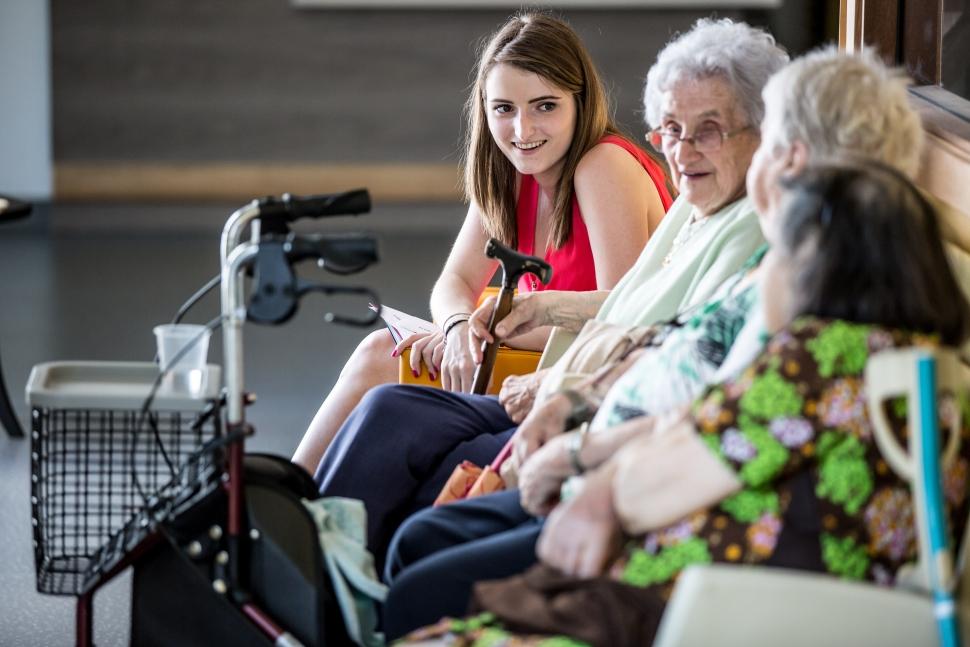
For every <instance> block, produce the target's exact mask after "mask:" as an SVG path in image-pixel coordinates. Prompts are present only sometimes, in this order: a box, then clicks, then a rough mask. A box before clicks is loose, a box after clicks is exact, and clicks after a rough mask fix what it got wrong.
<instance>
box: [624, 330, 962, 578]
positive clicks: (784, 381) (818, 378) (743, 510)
mask: <svg viewBox="0 0 970 647" xmlns="http://www.w3.org/2000/svg"><path fill="white" fill-rule="evenodd" d="M934 344H935V341H934V340H933V339H932V338H928V337H926V336H920V335H914V334H907V333H903V332H899V331H890V330H887V329H884V328H880V327H877V326H869V325H858V324H851V323H846V322H844V321H824V320H820V319H815V318H802V319H800V320H798V321H796V322H795V323H794V324H792V325H791V326H789V327H788V328H787V329H786V330H785V331H783V332H781V333H780V334H778V335H776V336H775V337H773V338H772V340H771V341H770V342H769V344H768V347H767V348H766V350H765V351H764V352H763V353H762V355H761V356H760V357H759V358H758V360H757V361H756V362H755V363H754V364H753V365H752V366H750V367H749V368H748V369H747V370H746V371H745V372H744V373H742V374H741V376H740V377H739V378H738V379H737V380H736V381H734V382H729V383H726V384H724V385H721V386H716V387H713V388H712V389H710V390H709V391H708V392H707V393H706V394H705V395H704V396H703V397H702V398H700V399H699V400H698V401H697V402H695V404H694V406H693V417H694V422H695V425H696V427H697V429H698V430H699V431H700V432H701V437H702V438H703V440H704V441H705V442H706V443H707V445H708V446H709V447H710V448H711V451H713V452H714V453H715V454H717V456H718V457H720V458H721V459H722V460H723V461H725V462H726V463H727V464H728V465H730V466H731V467H732V468H733V469H734V470H735V472H736V473H737V474H738V476H739V478H740V479H741V481H742V483H743V485H744V487H743V489H742V490H741V491H740V492H738V493H737V494H735V495H733V496H731V497H729V498H727V499H725V500H724V501H722V502H721V503H720V504H719V505H718V506H716V507H714V508H712V509H709V510H707V511H705V512H700V513H697V514H695V515H693V516H691V517H689V518H687V519H684V520H682V521H681V522H680V523H678V524H675V525H673V526H670V527H668V528H665V529H663V530H660V531H657V532H652V533H650V534H648V535H647V536H646V537H645V538H643V540H642V541H639V542H637V543H636V544H634V545H631V546H630V547H628V550H627V553H626V556H625V557H624V558H623V559H621V560H620V562H619V563H618V564H616V565H615V567H614V570H613V573H614V574H615V575H616V576H617V577H618V578H620V579H621V580H622V581H624V582H627V583H629V584H635V585H638V586H657V587H659V588H658V592H659V593H660V594H661V595H663V596H664V597H666V596H667V595H669V593H670V590H671V589H672V586H671V585H672V583H673V580H674V579H675V576H676V575H677V574H678V573H679V572H680V571H681V570H682V569H683V568H684V567H686V566H687V565H689V564H694V563H708V562H732V563H749V564H765V565H775V566H786V567H792V568H804V569H809V570H819V571H827V572H829V573H832V574H833V575H837V576H839V577H843V578H846V579H852V580H870V581H873V582H876V583H880V584H891V583H892V582H893V581H894V578H895V575H896V572H897V571H898V570H899V568H900V566H902V565H903V564H904V563H906V562H907V561H911V560H912V559H913V558H914V557H915V555H916V550H917V539H916V528H915V524H914V519H913V504H912V501H911V499H910V491H909V487H908V485H907V484H906V482H904V481H903V480H902V479H900V478H899V477H898V476H897V475H896V473H895V472H893V471H892V469H891V468H890V467H889V466H888V465H887V464H886V462H885V461H884V460H883V459H882V457H881V455H880V452H879V449H878V447H877V446H876V444H875V439H874V437H873V431H872V428H871V426H870V423H869V416H868V411H867V405H866V397H865V393H864V390H863V381H862V374H863V370H864V369H865V365H866V360H867V359H868V358H869V355H870V354H871V353H874V352H876V351H879V350H882V349H886V348H892V347H903V346H911V345H928V346H932V345H934ZM960 405H961V406H960V407H959V409H960V410H962V415H963V418H962V423H963V424H962V427H963V431H962V433H963V434H964V436H963V437H964V439H965V440H964V442H963V443H961V451H960V454H959V456H958V458H957V459H956V460H954V461H952V463H951V464H950V465H949V466H948V467H947V468H946V469H945V470H944V490H945V492H944V493H945V497H946V502H947V504H948V508H949V511H950V528H951V529H952V530H953V531H954V532H955V534H956V537H955V540H956V541H959V539H960V538H961V536H962V534H963V529H964V526H965V521H966V517H967V514H968V509H967V468H968V464H970V463H968V457H970V442H967V440H966V439H967V438H970V434H968V429H970V424H968V422H970V416H968V407H967V406H966V405H967V403H966V402H960ZM887 408H888V412H887V413H888V415H889V418H890V421H891V422H892V424H893V426H894V429H895V430H896V431H897V434H898V435H899V436H900V440H901V442H904V439H905V434H906V431H905V424H904V422H905V416H906V401H905V399H904V398H900V399H898V400H894V401H892V402H891V403H889V405H888V407H887ZM957 411H958V409H957V403H956V401H955V400H954V399H953V398H947V397H944V398H941V415H942V416H943V418H944V419H952V416H953V415H957Z"/></svg>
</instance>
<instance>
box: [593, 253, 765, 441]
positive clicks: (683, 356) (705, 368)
mask: <svg viewBox="0 0 970 647" xmlns="http://www.w3.org/2000/svg"><path fill="white" fill-rule="evenodd" d="M767 251H768V246H767V245H762V246H761V247H760V248H759V249H758V250H757V251H755V253H754V254H752V255H751V257H750V258H749V259H748V260H747V262H745V264H744V266H743V267H742V268H741V270H740V271H739V272H737V273H736V274H735V275H734V276H732V277H731V278H729V279H728V280H727V281H725V282H724V283H723V284H722V285H721V286H720V287H719V288H718V289H717V291H716V292H715V293H714V295H713V296H711V298H710V299H708V300H707V301H706V302H704V303H703V304H702V305H700V306H698V307H696V308H693V309H691V310H690V311H688V312H686V313H685V314H683V315H681V316H680V317H678V318H677V320H676V322H675V323H672V324H667V330H665V331H664V332H662V333H661V334H662V335H663V338H662V341H661V342H660V343H659V344H658V345H656V346H654V347H651V348H648V349H646V350H645V351H644V354H643V356H642V357H640V359H638V360H637V361H636V363H634V364H633V366H631V367H630V369H629V370H627V371H626V372H625V373H624V374H623V376H622V377H620V378H619V379H618V380H617V381H616V383H614V384H613V386H612V387H610V390H609V391H608V392H607V394H606V396H605V398H604V399H603V403H602V405H600V408H599V411H598V412H597V415H596V417H595V418H594V419H593V422H592V424H591V429H592V430H593V431H596V430H599V429H605V428H607V427H612V426H613V425H617V424H620V423H621V422H624V421H625V420H629V419H630V418H635V417H638V416H644V415H658V414H662V413H666V412H668V411H671V410H673V409H675V408H677V407H681V406H684V405H687V404H690V403H691V402H692V401H693V400H694V399H695V398H697V396H699V395H700V394H701V393H703V392H704V389H706V388H707V387H708V386H710V385H711V384H713V383H714V375H715V373H716V372H717V370H718V368H719V367H720V366H721V363H722V362H723V361H724V358H725V357H726V356H727V354H728V352H729V351H730V350H731V347H732V346H733V344H734V341H735V339H736V338H737V336H738V333H739V332H740V331H741V329H742V327H743V326H744V325H745V322H746V321H747V319H748V317H749V316H750V315H751V314H752V313H753V312H754V311H755V310H757V308H756V305H757V299H758V294H759V292H758V289H757V282H748V283H745V282H744V279H745V278H746V277H747V275H748V274H749V273H750V272H751V271H752V270H754V269H755V268H756V267H757V266H758V265H759V264H760V263H761V260H762V258H764V255H765V253H766V252H767Z"/></svg>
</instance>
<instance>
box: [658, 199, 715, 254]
mask: <svg viewBox="0 0 970 647" xmlns="http://www.w3.org/2000/svg"><path fill="white" fill-rule="evenodd" d="M708 220H710V218H709V217H708V216H699V215H698V214H697V212H696V211H691V214H690V220H688V221H687V222H686V223H685V224H684V226H683V227H681V228H680V231H678V232H677V235H676V236H675V237H674V242H672V243H671V244H670V251H669V252H667V255H666V256H664V260H663V263H662V266H663V267H667V266H668V265H670V263H671V262H673V258H674V254H676V253H677V252H678V251H679V250H680V248H681V247H683V246H684V245H686V244H687V242H688V241H689V240H690V239H691V237H692V236H693V235H694V234H696V233H697V232H698V231H700V230H701V228H702V227H703V226H704V225H705V224H706V223H707V221H708Z"/></svg>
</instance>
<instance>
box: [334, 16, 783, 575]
mask: <svg viewBox="0 0 970 647" xmlns="http://www.w3.org/2000/svg"><path fill="white" fill-rule="evenodd" d="M787 60H788V56H787V55H786V54H785V52H784V51H783V50H782V49H781V48H779V47H778V46H777V45H776V44H775V41H774V39H773V38H772V37H771V36H770V35H769V34H767V33H765V32H764V31H761V30H758V29H754V28H752V27H750V26H748V25H744V24H741V23H735V22H732V21H730V20H720V21H711V20H704V21H700V22H699V23H698V25H697V26H696V27H695V28H694V29H693V30H691V31H690V32H688V33H686V34H684V35H682V36H680V37H678V38H677V39H676V40H674V41H673V42H672V43H671V44H670V45H668V47H667V48H666V49H665V50H664V52H662V53H661V55H660V57H659V59H658V63H657V66H656V69H655V70H654V71H653V72H651V76H650V78H649V81H648V88H647V94H646V99H647V101H646V103H647V110H648V113H649V114H650V115H651V119H653V120H655V121H652V122H651V124H650V125H651V126H653V127H654V129H653V130H652V131H651V135H650V137H651V140H652V141H653V142H654V143H655V144H656V145H658V146H659V147H660V149H661V150H662V151H663V153H664V155H665V156H666V159H667V162H668V164H669V166H670V167H671V173H672V176H673V180H674V183H675V184H676V185H677V188H678V189H679V191H680V196H679V197H678V199H677V201H676V202H675V203H674V204H673V205H672V206H671V208H670V210H669V211H668V213H667V215H666V216H665V217H664V219H663V222H662V223H661V225H660V227H659V228H658V229H657V231H656V232H654V234H653V236H652V237H651V240H650V242H649V243H648V244H647V246H646V247H645V248H644V251H643V253H642V254H641V256H640V258H639V259H638V260H637V263H636V264H635V265H634V267H633V268H632V269H631V270H630V272H629V273H628V274H627V275H625V276H624V277H623V278H622V279H621V280H620V282H619V283H618V284H617V286H616V288H615V289H614V290H613V291H612V293H607V292H588V293H582V294H577V295H575V296H574V295H570V294H566V293H563V292H547V293H546V294H547V296H545V297H543V298H542V299H529V298H518V297H517V301H516V304H515V307H514V308H513V310H512V314H511V315H510V317H512V318H513V319H510V320H507V321H505V322H504V325H506V326H508V325H510V321H513V320H514V321H515V322H516V323H515V326H516V327H518V328H523V327H528V326H532V325H535V326H542V325H547V324H554V325H559V326H565V327H571V328H572V329H573V330H579V328H580V326H581V325H582V324H583V323H584V322H585V321H586V320H587V319H593V318H594V317H595V318H597V319H599V320H600V321H602V322H606V323H608V324H616V325H626V326H629V325H641V324H642V325H649V324H655V323H657V322H660V321H666V320H669V319H670V318H671V317H673V316H674V315H676V314H677V313H678V312H681V311H683V310H684V309H686V308H689V307H691V306H694V305H695V304H699V303H703V302H704V301H705V300H706V299H707V298H709V297H710V296H711V294H712V293H713V292H714V290H715V289H716V288H717V287H718V286H719V285H720V284H721V283H722V282H723V281H724V280H725V278H726V277H728V276H731V275H732V274H734V273H735V272H737V271H738V269H739V268H740V267H741V266H742V265H743V264H744V263H745V261H746V260H747V259H748V258H749V257H750V256H751V255H752V253H753V252H754V251H755V250H756V249H758V248H759V247H760V246H761V245H763V242H764V241H763V237H762V235H761V232H760V229H759V227H758V222H757V217H756V215H755V213H754V210H753V208H752V207H751V205H750V202H749V201H748V200H747V199H746V198H745V184H744V178H745V172H746V171H747V168H748V165H749V164H750V162H751V157H752V155H753V154H754V151H755V149H756V148H757V146H758V142H759V141H760V137H759V133H758V123H759V121H760V119H761V116H762V113H763V107H762V104H761V98H760V93H759V90H760V88H761V87H762V86H763V85H764V83H765V82H767V80H768V78H769V77H770V76H771V74H772V73H773V72H774V71H776V70H778V69H780V68H781V67H782V66H783V65H784V64H785V63H786V62H787ZM523 312H525V313H532V314H528V315H527V316H523V315H522V313H523ZM510 334H511V333H510ZM515 334H518V333H515ZM474 341H475V343H473V344H472V345H473V346H476V345H477V343H478V340H477V339H476V340H474ZM539 381H540V378H534V377H524V378H520V379H518V380H511V382H510V381H509V380H507V381H506V384H505V385H504V386H503V394H502V395H500V397H499V400H496V399H494V398H491V397H486V396H476V395H470V394H462V393H451V392H443V391H440V390H437V389H427V388H420V387H418V388H416V387H407V386H396V385H395V386H389V387H388V386H385V387H379V388H377V389H374V390H372V391H370V392H369V393H368V395H367V396H365V398H364V400H363V401H362V402H361V404H360V406H358V407H357V409H355V411H354V412H353V413H352V414H351V416H350V417H349V419H348V421H347V423H346V424H345V425H344V426H343V428H342V429H341V431H340V433H338V435H337V438H336V440H335V442H334V444H333V445H332V446H331V447H330V449H329V450H328V452H327V454H326V455H325V456H324V458H323V460H322V461H321V463H320V466H319V467H318V469H317V473H316V480H317V482H318V483H319V484H320V487H321V493H322V494H323V495H325V496H344V497H351V498H357V499H361V500H363V501H364V503H365V505H366V507H367V514H368V547H369V548H370V549H371V551H373V552H374V554H375V558H376V560H377V562H378V564H379V565H380V564H381V563H382V562H383V558H384V552H385V551H386V547H387V545H388V542H389V541H390V538H391V535H392V534H393V532H394V530H396V528H397V526H398V525H399V524H400V522H401V521H402V520H403V519H404V518H406V517H407V516H408V515H409V514H411V513H413V512H415V511H417V510H420V509H422V508H424V507H427V506H429V505H430V504H431V503H432V502H433V501H434V499H435V497H436V496H437V494H438V492H439V491H440V490H441V488H442V486H443V485H444V483H445V481H446V480H447V479H448V476H449V475H450V474H451V472H452V470H453V469H454V468H455V467H456V466H457V465H458V464H459V463H461V462H462V460H471V461H474V462H477V463H479V464H482V463H486V462H489V461H491V460H492V458H494V457H495V455H496V454H498V452H499V450H500V449H501V447H502V446H503V445H505V443H506V441H507V440H508V439H509V438H510V437H511V435H512V433H513V432H514V427H515V425H516V423H517V422H518V421H520V420H522V419H523V418H524V416H525V415H526V414H527V413H528V411H529V410H530V409H531V408H532V395H533V393H534V386H535V385H536V384H538V382H539Z"/></svg>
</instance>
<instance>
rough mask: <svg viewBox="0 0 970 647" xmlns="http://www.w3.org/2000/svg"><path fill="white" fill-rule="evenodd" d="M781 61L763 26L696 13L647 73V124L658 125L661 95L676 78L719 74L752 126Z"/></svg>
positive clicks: (761, 111) (782, 57) (784, 57)
mask: <svg viewBox="0 0 970 647" xmlns="http://www.w3.org/2000/svg"><path fill="white" fill-rule="evenodd" d="M787 62H788V54H787V53H785V50H783V49H782V48H781V47H780V46H779V45H777V44H776V43H775V38H774V36H772V35H771V34H769V33H768V32H766V31H763V30H761V29H756V28H754V27H752V26H750V25H748V24H746V23H743V22H735V21H733V20H730V19H728V18H722V19H721V20H713V19H710V18H701V19H700V20H698V21H697V22H696V23H695V24H694V27H693V29H691V30H690V31H689V32H687V33H685V34H681V35H679V36H677V38H675V39H674V40H672V41H670V42H669V43H667V45H666V47H664V48H663V49H662V50H661V51H660V54H658V55H657V62H656V63H654V65H653V67H651V68H650V71H649V72H648V73H647V86H646V88H645V89H644V92H643V106H644V108H645V110H646V113H647V115H646V116H647V126H648V127H651V128H655V127H656V126H658V125H659V123H660V117H661V115H660V110H661V101H662V95H663V93H664V92H666V91H667V90H669V89H670V88H671V87H672V86H673V85H674V84H676V83H677V82H679V81H683V80H687V81H694V80H698V79H706V78H710V77H721V78H723V79H724V80H725V81H727V82H728V84H729V85H730V87H731V88H732V90H733V93H734V96H735V97H736V98H737V103H738V106H739V107H740V108H741V110H742V112H743V113H744V115H743V116H744V117H745V118H746V119H747V120H748V123H749V124H751V125H753V126H754V127H755V128H757V127H758V126H759V125H760V124H761V119H762V118H763V117H764V114H765V107H764V102H763V101H762V98H761V90H762V88H764V85H765V83H767V81H768V79H769V78H770V77H771V75H772V74H774V73H775V72H777V71H778V70H779V69H781V68H782V67H783V66H784V65H785V64H786V63H787Z"/></svg>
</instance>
